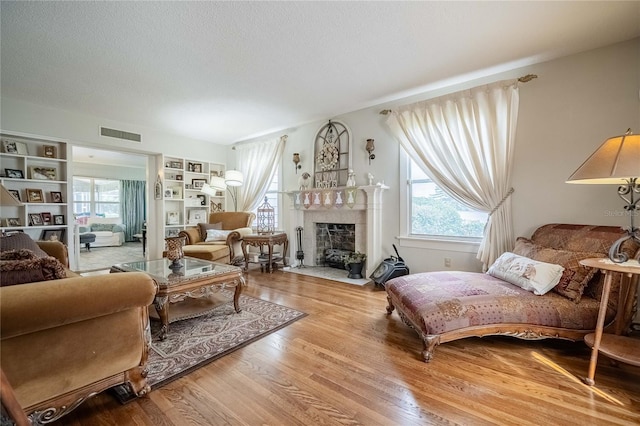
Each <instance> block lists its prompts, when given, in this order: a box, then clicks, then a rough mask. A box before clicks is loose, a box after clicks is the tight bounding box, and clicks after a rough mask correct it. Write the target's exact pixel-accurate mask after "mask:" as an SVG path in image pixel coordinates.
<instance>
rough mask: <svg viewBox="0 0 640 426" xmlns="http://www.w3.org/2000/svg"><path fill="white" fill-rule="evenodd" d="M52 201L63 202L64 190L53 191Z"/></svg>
mask: <svg viewBox="0 0 640 426" xmlns="http://www.w3.org/2000/svg"><path fill="white" fill-rule="evenodd" d="M49 194H51V202H52V203H61V202H62V192H60V191H51V192H49Z"/></svg>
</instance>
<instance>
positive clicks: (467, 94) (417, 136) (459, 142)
mask: <svg viewBox="0 0 640 426" xmlns="http://www.w3.org/2000/svg"><path fill="white" fill-rule="evenodd" d="M518 102H519V94H518V81H517V80H510V81H499V82H496V83H492V84H489V85H485V86H479V87H475V88H473V89H470V90H464V91H462V92H458V93H453V94H450V95H446V96H442V97H439V98H435V99H430V100H427V101H423V102H418V103H415V104H411V105H406V106H404V107H400V108H397V109H395V110H394V111H393V112H392V113H391V115H390V117H389V118H388V120H387V124H388V125H389V127H390V128H391V130H392V131H393V133H394V134H395V136H396V137H397V138H398V140H399V141H400V143H401V144H402V146H403V148H404V149H405V150H406V152H407V153H408V154H409V156H411V158H413V160H414V161H415V162H416V163H417V164H418V165H419V166H420V167H421V168H422V169H423V171H424V172H425V173H426V174H427V176H429V177H430V178H431V179H432V180H433V181H434V182H435V183H436V184H437V185H438V186H440V188H442V190H443V191H445V192H446V193H447V194H449V195H450V196H452V197H453V198H455V199H456V200H458V201H460V202H461V203H463V204H465V205H467V206H470V207H473V208H475V209H478V210H481V211H485V212H488V213H489V219H488V221H487V224H486V226H485V229H484V235H483V239H482V243H481V244H480V249H479V250H478V255H477V258H478V259H480V260H481V261H482V263H483V264H484V267H485V269H486V268H487V267H488V266H490V265H491V264H492V263H493V262H494V260H495V259H497V258H498V257H499V256H500V255H501V254H502V253H503V252H505V251H509V250H511V248H512V245H513V241H514V238H513V222H512V217H511V199H510V195H511V193H512V192H513V188H512V187H511V171H512V164H513V152H514V138H515V133H516V125H517V121H518Z"/></svg>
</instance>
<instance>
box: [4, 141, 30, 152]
mask: <svg viewBox="0 0 640 426" xmlns="http://www.w3.org/2000/svg"><path fill="white" fill-rule="evenodd" d="M2 146H3V148H4V152H6V153H7V154H18V155H29V151H27V144H25V143H23V142H18V141H11V140H4V141H2Z"/></svg>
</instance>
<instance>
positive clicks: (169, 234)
mask: <svg viewBox="0 0 640 426" xmlns="http://www.w3.org/2000/svg"><path fill="white" fill-rule="evenodd" d="M179 233H180V230H179V229H167V234H166V235H167V237H177V236H178V234H179Z"/></svg>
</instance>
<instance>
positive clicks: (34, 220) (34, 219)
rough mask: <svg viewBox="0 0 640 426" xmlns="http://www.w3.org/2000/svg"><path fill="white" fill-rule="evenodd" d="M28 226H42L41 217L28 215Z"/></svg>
mask: <svg viewBox="0 0 640 426" xmlns="http://www.w3.org/2000/svg"><path fill="white" fill-rule="evenodd" d="M29 225H31V226H42V216H40V215H39V214H38V213H29Z"/></svg>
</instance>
